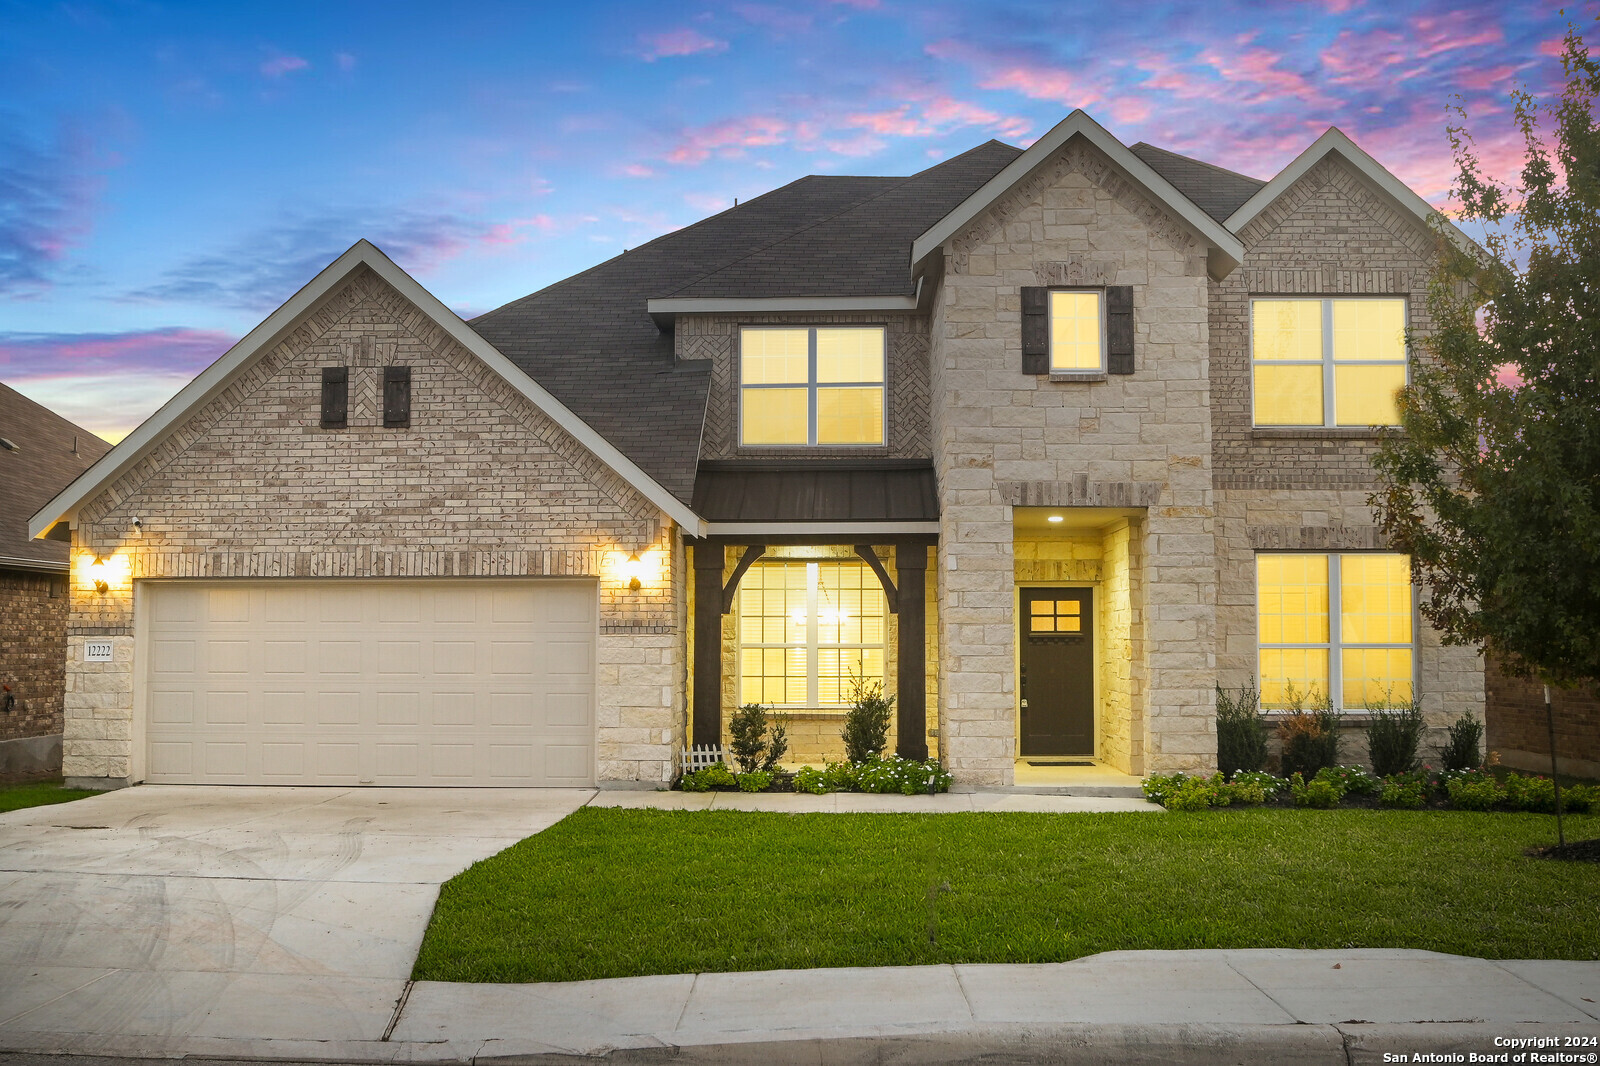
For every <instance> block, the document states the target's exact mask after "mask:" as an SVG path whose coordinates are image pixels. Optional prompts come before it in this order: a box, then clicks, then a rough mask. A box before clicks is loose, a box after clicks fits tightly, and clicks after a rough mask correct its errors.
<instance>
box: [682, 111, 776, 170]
mask: <svg viewBox="0 0 1600 1066" xmlns="http://www.w3.org/2000/svg"><path fill="white" fill-rule="evenodd" d="M792 130H794V126H793V125H792V124H791V123H790V122H789V121H788V120H786V119H781V118H777V117H776V116H773V115H744V116H740V117H738V118H730V119H724V120H723V121H721V122H713V123H711V124H710V125H708V126H700V127H698V128H696V129H689V130H684V131H683V133H682V134H680V136H679V139H678V143H677V145H676V146H674V147H673V149H672V150H671V151H669V152H668V153H667V161H668V162H671V163H683V164H689V163H704V162H705V161H706V160H707V159H710V158H711V157H712V156H713V155H716V156H720V157H721V158H723V159H736V158H738V157H739V156H741V155H743V154H744V150H745V149H746V148H761V147H767V146H770V145H775V144H783V143H784V141H785V140H786V139H787V137H788V135H789V134H790V132H791V131H792Z"/></svg>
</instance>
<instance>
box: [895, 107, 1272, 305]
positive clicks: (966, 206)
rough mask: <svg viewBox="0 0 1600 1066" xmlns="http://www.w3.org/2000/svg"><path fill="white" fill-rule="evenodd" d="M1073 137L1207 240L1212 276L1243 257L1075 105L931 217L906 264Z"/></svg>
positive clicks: (1229, 238)
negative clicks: (937, 215) (974, 187)
mask: <svg viewBox="0 0 1600 1066" xmlns="http://www.w3.org/2000/svg"><path fill="white" fill-rule="evenodd" d="M1073 137H1082V138H1084V139H1085V140H1086V141H1088V142H1089V143H1090V144H1092V145H1094V146H1095V147H1096V148H1098V149H1099V150H1100V151H1102V152H1104V153H1105V154H1106V155H1107V156H1109V157H1110V158H1111V161H1112V162H1114V163H1115V164H1116V165H1117V166H1118V167H1120V168H1121V169H1122V170H1123V171H1124V172H1126V173H1127V174H1128V176H1129V177H1131V178H1133V179H1134V181H1136V182H1138V183H1139V184H1140V185H1143V186H1144V188H1145V189H1146V191H1148V192H1149V193H1150V194H1151V195H1152V196H1154V197H1155V198H1156V199H1157V200H1159V201H1160V202H1161V204H1162V206H1163V207H1165V208H1167V209H1168V210H1169V211H1171V212H1172V213H1173V214H1175V215H1177V216H1178V217H1179V218H1181V219H1182V220H1183V221H1184V223H1185V224H1187V225H1188V226H1189V227H1190V228H1191V229H1193V230H1194V231H1195V232H1196V233H1198V234H1199V235H1200V236H1201V237H1203V238H1205V240H1206V241H1207V242H1208V243H1209V244H1210V245H1211V248H1212V250H1213V254H1212V255H1211V256H1208V257H1207V258H1208V261H1209V266H1210V270H1211V274H1212V277H1214V278H1216V279H1217V280H1219V281H1220V280H1221V279H1222V278H1224V277H1226V276H1227V275H1228V274H1229V273H1231V272H1232V270H1233V268H1234V267H1236V266H1238V265H1239V264H1240V263H1241V262H1242V261H1243V260H1244V245H1242V244H1241V243H1240V242H1239V238H1238V237H1236V236H1234V235H1233V233H1231V232H1230V231H1229V230H1227V229H1225V228H1224V227H1223V226H1221V225H1220V224H1219V223H1218V222H1217V221H1216V219H1214V218H1212V217H1211V216H1210V215H1208V214H1206V213H1205V212H1204V211H1201V210H1200V208H1199V207H1197V206H1195V204H1194V202H1193V201H1192V200H1190V199H1189V198H1188V197H1187V196H1185V195H1183V194H1182V193H1181V192H1179V191H1178V190H1177V189H1176V188H1175V187H1174V186H1173V184H1172V183H1171V182H1169V181H1168V180H1167V179H1166V178H1163V177H1162V176H1161V175H1160V174H1158V173H1156V171H1155V170H1153V169H1152V168H1151V167H1150V164H1148V163H1146V162H1145V161H1144V160H1142V159H1140V158H1139V157H1138V156H1136V155H1134V154H1133V152H1131V151H1130V150H1129V149H1128V147H1127V146H1126V145H1124V144H1123V143H1122V142H1121V141H1119V140H1117V139H1116V138H1115V137H1114V136H1112V135H1111V134H1110V133H1109V132H1108V131H1107V130H1106V129H1105V127H1103V126H1101V125H1100V124H1099V123H1098V122H1096V121H1095V120H1094V119H1092V118H1090V117H1089V115H1088V114H1087V113H1086V112H1084V111H1083V110H1081V109H1079V110H1077V111H1074V112H1073V113H1072V114H1070V115H1068V116H1067V117H1066V118H1065V119H1063V120H1062V121H1061V122H1059V123H1057V124H1056V125H1055V127H1054V128H1053V129H1051V130H1050V132H1048V133H1046V134H1045V135H1044V136H1043V137H1040V138H1039V139H1038V140H1037V141H1035V142H1033V144H1032V145H1031V146H1029V148H1028V150H1027V151H1025V152H1023V153H1022V154H1021V155H1019V156H1018V157H1017V158H1016V159H1013V160H1012V161H1011V163H1010V164H1008V165H1007V166H1006V168H1005V169H1004V170H1002V171H1000V173H998V174H996V175H995V176H994V177H992V178H990V179H989V180H988V181H986V182H984V184H983V185H982V186H981V187H979V189H978V191H977V192H975V193H973V194H972V195H971V196H969V197H967V198H966V199H965V200H963V201H961V203H959V204H957V205H956V207H955V209H954V210H953V211H951V212H950V213H949V214H947V215H945V216H944V217H943V218H941V219H940V220H939V221H938V222H935V223H934V224H933V225H932V226H930V227H929V228H928V229H927V230H925V231H924V232H923V233H922V235H921V236H920V237H918V238H917V239H916V240H915V241H913V242H912V243H911V266H912V269H913V270H915V269H916V268H917V265H918V264H920V263H921V262H922V261H923V260H924V259H925V258H927V257H928V256H929V255H932V254H933V252H934V251H935V250H936V249H938V247H939V246H940V245H942V244H943V243H944V242H945V241H947V240H949V239H950V238H951V237H953V236H955V235H956V234H957V233H959V232H960V231H961V230H962V229H963V228H965V227H966V226H967V224H968V223H970V222H971V221H972V220H973V219H975V218H977V217H978V215H979V214H980V213H982V212H983V211H984V210H985V209H987V208H988V207H989V206H990V205H991V204H993V203H994V202H995V201H996V200H998V199H1000V197H1002V196H1004V195H1005V194H1006V193H1007V192H1009V191H1010V190H1011V188H1012V187H1013V186H1014V185H1016V184H1017V183H1018V182H1020V181H1021V180H1022V179H1023V178H1025V177H1027V176H1028V174H1029V173H1030V172H1032V170H1033V169H1034V168H1035V167H1037V166H1038V165H1039V164H1040V163H1042V162H1044V160H1045V159H1047V158H1048V157H1049V156H1050V155H1051V154H1052V153H1053V152H1055V150H1056V149H1058V148H1060V147H1061V146H1062V145H1064V144H1066V143H1067V142H1068V141H1069V140H1071V139H1072V138H1073Z"/></svg>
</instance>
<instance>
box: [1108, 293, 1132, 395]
mask: <svg viewBox="0 0 1600 1066" xmlns="http://www.w3.org/2000/svg"><path fill="white" fill-rule="evenodd" d="M1106 372H1107V373H1109V374H1131V373H1133V286H1132V285H1107V286H1106Z"/></svg>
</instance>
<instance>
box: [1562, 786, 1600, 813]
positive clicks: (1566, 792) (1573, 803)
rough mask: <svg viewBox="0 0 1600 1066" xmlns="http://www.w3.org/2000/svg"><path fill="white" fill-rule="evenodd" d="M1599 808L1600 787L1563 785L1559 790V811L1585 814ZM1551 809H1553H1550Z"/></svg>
mask: <svg viewBox="0 0 1600 1066" xmlns="http://www.w3.org/2000/svg"><path fill="white" fill-rule="evenodd" d="M1596 807H1600V785H1564V786H1562V789H1561V809H1562V810H1564V811H1570V812H1571V813H1573V814H1585V813H1587V812H1589V811H1592V810H1594V809H1595V808H1596ZM1552 809H1554V808H1553V807H1552Z"/></svg>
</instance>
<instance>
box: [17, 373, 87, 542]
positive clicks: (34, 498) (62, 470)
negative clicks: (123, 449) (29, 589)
mask: <svg viewBox="0 0 1600 1066" xmlns="http://www.w3.org/2000/svg"><path fill="white" fill-rule="evenodd" d="M0 437H4V438H5V439H6V440H8V441H10V442H11V443H12V444H14V445H16V450H15V451H12V450H11V449H10V448H7V447H5V446H4V445H0V567H7V566H16V567H22V568H24V569H29V568H35V567H37V568H41V569H59V568H61V567H64V566H66V565H67V546H66V545H65V544H63V543H61V542H60V541H58V540H30V539H28V519H30V518H32V517H33V513H34V512H35V511H37V510H38V509H39V508H41V507H43V506H44V505H45V504H47V503H49V502H50V500H51V499H52V498H54V496H55V495H56V493H58V492H60V491H61V490H62V489H64V488H66V487H67V485H69V484H70V483H71V482H72V479H73V478H75V477H77V476H78V475H79V474H81V473H83V472H84V471H85V470H87V469H88V468H89V467H90V466H91V465H93V464H94V462H95V460H97V459H99V458H100V457H101V456H102V455H104V454H105V453H106V452H108V451H110V450H111V445H109V444H107V443H106V442H105V441H103V440H101V439H100V438H99V437H97V436H95V435H94V434H93V433H90V432H89V431H88V430H86V429H82V428H80V427H78V426H75V425H73V424H72V423H71V422H68V421H67V420H66V419H65V418H62V417H61V416H60V415H58V414H56V413H55V412H54V411H52V410H50V409H49V408H48V407H43V406H41V405H39V404H36V403H34V402H33V401H32V400H30V399H28V398H27V397H26V396H24V395H22V393H20V392H18V391H17V390H16V389H13V388H11V387H10V386H7V385H0ZM74 444H76V445H77V451H76V452H74V451H73V445H74Z"/></svg>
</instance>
